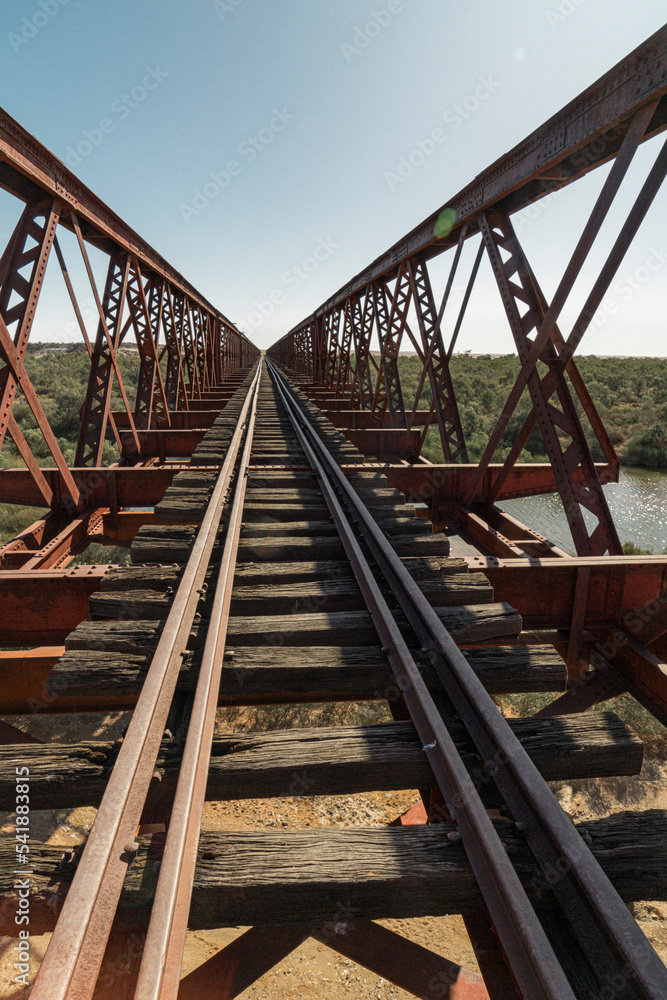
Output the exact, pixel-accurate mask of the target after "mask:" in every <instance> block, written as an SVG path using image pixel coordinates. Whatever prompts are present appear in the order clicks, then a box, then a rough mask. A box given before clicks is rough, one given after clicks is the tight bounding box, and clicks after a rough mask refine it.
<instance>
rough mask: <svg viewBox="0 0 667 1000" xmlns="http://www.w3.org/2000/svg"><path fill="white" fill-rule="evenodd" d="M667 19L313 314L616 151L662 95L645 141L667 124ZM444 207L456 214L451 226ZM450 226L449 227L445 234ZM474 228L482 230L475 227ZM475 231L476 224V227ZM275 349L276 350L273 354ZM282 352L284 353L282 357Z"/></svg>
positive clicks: (451, 217)
mask: <svg viewBox="0 0 667 1000" xmlns="http://www.w3.org/2000/svg"><path fill="white" fill-rule="evenodd" d="M666 50H667V27H663V28H660V29H659V30H658V31H656V32H655V34H653V35H651V37H650V38H648V39H647V40H646V41H645V42H643V43H642V44H641V45H639V46H637V48H636V49H634V51H632V52H631V53H629V55H627V56H626V57H625V58H624V59H622V60H621V61H620V62H618V63H617V64H616V65H615V66H614V67H612V69H610V70H609V71H608V72H607V73H605V74H604V75H603V76H602V77H600V79H599V80H597V81H596V82H595V83H594V84H592V86H590V87H588V88H587V89H586V90H584V91H583V92H582V93H581V94H580V95H579V96H578V97H576V98H575V99H574V100H573V101H570V103H569V104H567V105H566V106H565V107H564V108H562V109H561V110H560V111H558V112H557V113H556V114H555V115H553V116H552V117H551V118H550V119H549V120H548V121H546V122H545V123H544V124H543V125H541V126H540V127H539V128H537V129H536V130H535V131H534V132H531V134H530V135H529V136H528V137H527V138H526V139H524V140H523V141H522V142H520V143H518V144H517V145H516V146H514V148H513V149H511V150H510V151H509V152H508V153H506V154H505V155H504V156H501V157H500V158H499V159H498V160H496V161H495V162H494V163H492V164H491V165H490V166H489V167H488V168H487V169H486V170H484V171H482V172H481V173H480V174H478V176H477V177H476V178H475V179H474V181H472V182H471V183H470V184H468V185H467V186H466V187H464V188H463V189H462V190H461V191H459V192H458V194H455V195H454V196H453V197H452V198H451V199H450V200H449V201H447V202H445V204H444V205H442V206H441V207H440V208H438V209H437V210H436V211H435V212H433V213H432V214H431V215H429V216H428V218H426V219H424V221H423V222H422V223H420V224H419V225H418V226H417V227H416V228H415V229H413V230H412V231H411V232H409V233H407V234H406V235H405V236H403V237H402V238H401V239H400V240H399V241H398V242H397V243H395V244H394V245H393V246H392V247H390V249H389V250H387V251H386V252H385V253H383V254H382V255H381V256H380V257H378V258H377V259H376V260H374V261H373V263H372V264H370V265H369V267H367V268H365V269H364V270H363V271H361V272H360V273H359V274H358V275H356V277H354V278H352V280H351V281H349V282H348V283H347V284H346V285H344V286H343V287H342V288H340V289H339V290H338V291H337V292H336V293H335V294H334V295H332V296H331V297H330V298H329V299H327V301H326V302H324V303H323V304H322V305H321V306H320V307H319V308H318V309H317V310H316V311H315V312H314V313H313V314H312V317H309V319H308V320H305V321H304V323H302V324H299V326H298V327H296V328H295V329H300V328H301V327H302V326H304V325H305V324H306V323H308V322H309V321H310V319H311V318H315V317H319V316H323V315H325V314H326V313H327V312H328V311H329V310H330V309H332V308H333V307H334V306H337V305H342V304H343V303H344V302H345V300H346V299H347V298H348V297H349V296H350V295H353V294H355V293H357V292H359V291H361V290H362V289H364V288H366V287H367V285H369V284H370V283H371V282H372V281H376V280H377V279H379V278H383V279H390V278H393V277H395V276H396V274H397V272H398V269H399V268H400V266H401V264H402V263H403V262H404V261H407V260H409V259H410V258H412V257H416V256H418V257H420V258H422V259H423V258H429V257H432V256H435V255H437V254H439V253H441V252H442V250H443V249H447V248H448V247H452V246H455V245H456V243H457V241H458V238H459V234H460V231H461V229H462V227H463V226H464V225H466V223H468V224H470V223H472V224H473V225H474V223H475V220H476V218H477V215H478V214H479V212H481V211H489V210H490V209H492V208H502V209H504V210H505V211H507V212H509V213H514V212H518V211H519V210H520V209H522V208H525V207H526V206H527V205H530V204H532V202H534V201H537V200H538V199H540V198H542V197H544V195H546V194H549V193H550V192H552V191H555V190H558V189H560V188H562V187H564V186H566V185H568V184H571V183H572V182H573V181H576V180H577V179H578V178H580V177H583V176H584V175H585V174H587V173H589V172H590V171H591V170H594V169H595V168H596V167H599V166H601V165H602V164H604V163H607V162H608V161H609V160H611V159H613V157H615V156H616V154H617V152H618V150H619V149H620V147H621V144H622V142H623V139H624V138H625V134H626V132H627V130H628V127H629V125H630V121H631V119H632V118H633V117H634V116H635V114H636V113H637V111H639V110H640V109H641V108H642V107H644V106H645V105H647V104H651V103H653V102H656V101H657V102H659V103H658V106H657V108H656V111H655V113H654V115H653V118H652V120H651V121H650V123H649V125H648V126H647V128H646V131H645V133H644V136H643V139H642V141H644V142H645V141H646V140H647V139H649V138H651V137H652V136H654V135H658V134H659V133H660V132H662V131H664V129H665V128H667V100H666V95H667V80H666V79H665V77H664V75H663V69H664V59H665V52H666ZM443 213H447V216H446V219H447V220H453V224H452V225H451V226H450V225H449V221H448V222H447V225H446V226H444V227H443V222H444V221H445V219H444V218H443ZM443 228H444V229H446V230H447V231H446V232H445V233H444V234H443V235H440V234H441V233H442V231H443ZM473 231H474V230H473ZM471 235H472V232H471ZM272 356H274V355H272ZM277 360H279V361H280V360H281V359H280V358H277Z"/></svg>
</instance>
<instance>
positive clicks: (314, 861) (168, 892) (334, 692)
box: [0, 360, 667, 1000]
mask: <svg viewBox="0 0 667 1000" xmlns="http://www.w3.org/2000/svg"><path fill="white" fill-rule="evenodd" d="M238 382H239V384H238V388H237V390H236V392H235V394H234V395H233V396H232V398H231V399H230V400H229V402H228V403H227V405H226V406H225V408H224V409H223V410H222V411H221V414H220V416H219V417H218V418H217V419H216V421H215V423H214V425H213V427H212V428H211V430H210V431H209V432H208V433H207V434H206V435H205V437H204V438H203V440H202V442H201V444H200V445H199V446H198V448H197V450H196V451H195V453H194V455H193V457H192V460H191V466H192V468H191V469H185V470H183V471H182V472H179V473H178V474H177V475H176V476H175V477H174V481H173V485H172V486H171V487H170V488H169V489H168V490H167V493H166V495H165V497H164V499H163V501H162V502H161V503H160V504H159V505H158V506H157V507H156V508H155V519H154V523H152V524H149V525H145V526H144V527H143V528H141V529H140V531H139V533H138V535H137V536H136V538H135V540H134V542H133V544H132V549H131V556H132V565H131V566H127V567H117V568H114V569H111V570H110V571H109V572H108V573H107V575H106V576H105V578H104V580H103V583H102V587H101V590H100V591H99V592H98V593H96V594H94V595H93V596H92V597H91V600H90V611H91V621H87V622H83V623H82V624H81V625H80V626H79V627H78V628H77V629H75V631H74V632H72V633H71V634H70V636H69V638H68V640H67V642H66V652H65V655H64V656H63V657H61V659H60V660H59V662H58V663H57V665H56V666H55V668H54V670H53V671H52V674H51V676H50V678H49V684H50V688H51V690H52V691H53V692H58V693H60V694H62V693H63V691H67V693H68V694H71V695H77V696H93V695H94V696H95V697H101V698H105V697H106V698H108V699H109V702H110V703H112V704H127V705H130V704H133V705H134V711H133V715H132V720H131V723H130V725H129V727H128V730H127V732H126V733H125V735H124V737H123V740H122V741H121V742H120V743H118V744H117V743H110V742H99V741H98V742H95V743H93V742H87V743H82V744H77V745H57V744H46V745H38V744H34V745H26V746H25V747H22V755H23V756H24V757H25V758H26V760H27V762H28V763H29V766H30V773H31V785H32V789H31V791H32V797H33V801H34V802H39V804H40V807H41V808H63V807H74V806H77V805H94V806H96V807H97V808H98V813H97V818H96V821H95V824H94V826H93V829H92V831H91V834H90V836H89V838H88V841H87V844H86V847H85V849H84V850H83V852H82V853H79V852H72V854H71V855H69V856H67V857H66V858H64V859H62V858H61V857H60V852H59V851H56V849H55V848H51V847H49V846H48V845H42V846H36V847H35V850H34V852H33V853H32V854H31V859H32V860H33V867H34V872H35V875H34V886H33V888H34V898H33V901H32V916H31V923H32V927H33V930H34V932H35V933H38V932H39V930H40V929H41V930H50V929H54V927H55V929H54V934H53V938H52V940H51V944H50V946H49V949H48V951H47V954H46V956H45V958H44V961H43V963H42V967H41V969H40V971H39V974H38V976H37V980H36V982H35V985H34V987H33V991H32V994H31V995H32V997H33V1000H43V998H47V997H48V998H49V1000H56V998H63V1000H64V998H65V997H67V998H76V1000H83V998H88V997H92V996H93V994H94V993H95V983H96V980H97V978H98V971H99V969H100V966H101V964H102V962H103V959H104V954H105V948H107V941H108V940H109V941H110V943H109V947H108V948H107V958H106V959H105V962H106V963H108V961H109V955H110V954H111V952H112V950H113V948H114V947H115V948H116V950H120V951H121V952H122V949H123V947H124V946H125V943H126V941H127V934H128V933H131V934H132V935H134V937H135V938H137V937H138V939H139V940H140V941H141V947H140V948H139V949H138V950H137V951H136V956H135V957H136V961H135V962H134V966H135V968H134V971H133V974H132V975H130V976H129V977H128V978H127V981H126V982H125V985H124V986H123V989H124V990H125V992H124V993H122V992H118V989H119V987H118V984H117V983H115V984H114V986H113V988H112V992H111V993H109V995H114V996H120V995H126V996H128V997H132V996H134V997H136V998H137V1000H148V998H155V1000H157V998H165V1000H166V998H173V997H176V996H177V995H179V996H181V997H186V996H195V995H201V992H200V991H201V989H202V987H203V984H204V983H205V982H206V981H207V978H208V977H210V975H211V974H213V973H212V970H211V969H206V967H203V969H202V971H201V973H200V975H199V976H197V973H194V974H192V975H191V976H190V977H187V978H186V980H184V981H183V983H182V984H181V987H180V992H179V978H180V969H181V960H182V954H183V947H184V941H185V935H186V932H187V930H188V927H189V928H191V929H197V928H210V927H222V926H237V925H240V926H244V927H252V928H254V930H251V931H248V932H247V933H246V935H244V936H243V939H242V943H241V944H239V945H238V946H237V948H236V950H234V948H231V950H230V952H229V953H228V954H227V956H226V961H227V965H226V966H224V965H223V964H222V963H221V964H220V966H219V969H220V970H223V968H224V969H226V970H227V971H226V972H225V974H224V975H223V974H222V972H220V974H221V975H223V979H224V980H225V985H224V990H226V992H221V993H220V994H219V995H220V996H223V995H224V996H225V997H226V996H235V995H237V994H238V993H239V992H241V990H242V989H244V988H245V986H247V985H249V983H250V982H252V981H253V979H254V978H256V977H257V976H258V975H259V974H261V972H262V971H264V969H265V968H269V967H270V966H271V965H272V964H274V963H275V962H276V961H278V960H279V958H281V957H283V955H284V954H287V953H289V951H291V950H292V949H293V948H294V947H296V945H298V944H299V943H300V942H301V941H303V940H304V939H305V938H306V937H308V936H309V935H313V936H315V937H319V939H321V940H325V941H326V942H327V943H329V944H332V946H333V947H336V948H338V950H340V951H343V952H344V953H345V954H349V955H350V956H351V957H354V958H355V959H356V960H357V961H361V962H364V963H365V964H368V965H370V967H373V962H374V960H375V959H374V958H373V952H374V951H375V954H376V955H379V954H380V953H382V952H383V951H384V952H385V953H386V952H387V951H391V949H392V948H396V949H399V947H400V948H402V949H403V951H402V952H401V953H402V954H403V955H406V954H407V955H410V956H411V957H412V959H413V960H414V963H415V968H417V967H419V968H423V969H425V970H427V971H426V972H424V973H423V978H424V977H425V978H424V982H423V985H422V986H421V987H420V989H421V992H419V994H418V995H420V996H431V995H435V994H434V993H433V989H434V987H433V986H432V983H433V981H436V982H439V983H440V984H441V986H442V984H443V983H444V984H445V985H444V986H442V991H441V992H440V993H439V994H437V995H439V996H451V997H455V996H466V997H480V998H481V997H486V996H489V995H491V996H493V997H496V996H498V997H500V996H502V997H503V998H512V997H523V998H542V997H544V998H547V997H548V998H554V1000H555V998H558V1000H566V998H574V997H577V998H583V997H593V996H612V995H613V996H619V997H638V998H649V997H651V998H657V997H666V996H667V972H666V970H665V968H664V966H663V965H662V963H661V962H660V960H659V959H658V957H657V955H656V953H655V952H654V951H653V949H652V948H651V947H650V945H649V944H648V942H647V941H646V939H645V938H644V936H643V935H642V933H641V931H640V930H639V928H638V926H637V924H636V922H635V921H634V919H633V917H632V916H631V915H630V913H629V911H628V909H627V907H626V905H625V902H627V901H631V900H632V899H647V898H650V899H660V898H667V896H666V895H665V893H666V892H667V865H665V853H666V852H667V846H666V845H667V838H665V832H667V817H665V815H664V814H662V813H659V812H656V811H654V812H652V813H650V814H643V815H641V814H637V815H632V814H626V815H622V816H619V817H612V818H610V819H608V820H602V821H598V822H596V823H586V824H581V825H580V826H579V827H575V826H574V825H573V824H572V823H571V822H570V820H569V819H568V818H567V817H566V816H565V814H564V813H563V812H562V810H561V809H560V807H559V805H558V804H557V802H556V800H555V798H554V797H553V795H552V794H551V792H550V790H549V788H548V786H547V785H546V783H545V782H546V781H547V780H561V779H572V778H575V777H600V776H609V775H627V774H636V773H638V772H639V770H640V768H641V763H642V751H643V748H642V745H641V743H640V741H639V740H638V739H637V738H636V737H635V736H634V735H633V734H632V733H631V732H630V731H629V730H627V729H626V728H625V726H624V725H623V724H622V723H621V722H620V721H619V720H618V719H617V718H616V716H614V715H613V714H612V713H608V712H607V713H592V714H586V715H582V716H576V715H570V716H567V717H563V718H557V717H556V718H550V719H517V720H512V721H511V722H508V721H506V720H504V719H503V718H502V716H501V715H500V713H499V712H498V711H497V709H496V708H495V705H494V703H493V700H492V697H491V695H493V694H497V693H507V692H512V691H515V692H518V691H557V690H562V689H563V687H564V684H565V670H564V665H563V663H562V660H561V659H560V657H559V656H558V655H557V654H556V653H555V651H554V650H553V648H552V647H551V646H544V645H542V644H540V643H539V642H537V641H535V637H534V636H531V635H529V634H526V633H525V632H524V631H523V630H522V621H521V617H520V615H519V614H518V613H517V612H516V610H515V609H513V608H511V607H509V606H508V605H506V604H502V603H498V602H496V601H494V597H493V591H492V588H491V587H490V585H489V583H488V581H487V580H486V578H485V577H484V576H483V575H482V574H480V573H473V572H468V570H467V566H466V565H465V563H464V562H463V560H460V559H455V558H451V557H450V555H449V544H448V541H447V538H446V537H445V536H444V535H442V534H434V533H433V532H432V526H431V524H430V522H429V521H428V520H427V519H425V518H422V517H416V516H415V510H414V507H412V506H411V505H409V504H406V503H405V498H404V497H403V495H402V494H400V493H399V492H398V491H397V490H393V489H390V488H388V486H387V483H386V480H385V479H384V477H383V476H382V475H381V474H380V473H378V472H374V471H372V470H369V469H368V468H367V467H363V457H362V456H361V454H360V453H359V452H357V451H356V449H355V448H354V447H353V446H352V445H351V444H350V443H349V442H348V441H347V439H346V438H345V437H344V436H343V435H342V434H341V433H340V432H338V431H336V430H335V429H334V428H333V426H332V425H331V424H330V423H329V422H328V421H327V420H326V418H325V417H324V416H323V415H322V414H321V413H320V412H319V411H318V410H316V408H315V407H314V406H312V404H310V403H309V402H308V400H307V399H306V397H305V396H304V395H303V394H302V393H300V392H299V390H298V387H296V386H295V385H294V384H292V383H290V381H289V380H288V379H287V378H286V377H285V376H284V374H283V373H282V372H281V371H280V370H279V369H278V368H276V367H275V366H274V365H272V364H271V363H270V362H265V361H264V360H262V361H260V362H259V364H258V365H256V366H253V368H252V369H251V370H249V371H247V372H244V374H243V376H242V378H240V379H239V380H238ZM339 463H344V464H345V465H346V466H350V465H355V464H358V465H359V466H360V468H359V471H358V473H349V474H348V475H347V476H346V475H343V473H342V472H341V470H340V468H339ZM378 698H380V699H385V700H386V701H387V703H388V704H389V706H390V708H391V710H392V714H393V717H394V721H393V722H388V723H383V724H379V725H372V726H339V727H329V728H316V729H297V730H281V731H269V732H260V733H250V734H248V733H223V734H221V733H219V732H218V731H216V729H215V713H216V708H217V706H218V705H259V704H277V703H292V702H299V701H303V702H315V703H321V702H327V701H346V700H347V701H354V700H367V699H378ZM15 754H16V751H15V748H12V747H6V748H2V749H0V795H3V796H4V799H5V807H6V808H10V806H9V802H10V795H13V791H14V786H15V780H14V763H13V761H14V757H15ZM414 788H417V789H419V790H420V793H421V797H422V801H423V803H424V810H425V815H426V816H427V817H428V819H429V820H430V822H429V823H428V824H422V825H402V824H400V823H399V824H398V825H395V826H391V827H387V828H385V829H378V828H372V829H363V828H354V829H308V830H292V829H288V830H284V831H282V830H281V831H273V830H271V831H250V832H234V833H222V834H220V833H217V834H211V833H206V832H204V833H201V834H200V826H201V816H202V810H203V807H204V803H205V801H206V800H207V799H209V800H211V799H217V800H232V799H243V798H255V797H272V796H283V795H294V794H318V795H323V794H351V793H357V792H368V791H378V790H389V789H391V790H396V789H414ZM629 845H630V846H629ZM3 870H4V871H6V870H7V866H5V868H4V869H3ZM2 891H3V903H5V904H8V903H9V902H10V901H11V899H12V898H13V897H12V892H13V890H12V885H11V882H9V883H7V884H5V885H4V886H3V890H2ZM341 900H342V901H343V904H344V905H343V909H342V912H341V902H340V901H341ZM5 912H9V907H8V906H4V908H3V913H5ZM451 912H453V913H463V914H465V917H466V921H467V926H468V930H469V932H470V934H471V937H473V938H474V939H475V940H476V942H477V943H478V945H479V947H478V957H479V960H480V965H481V968H482V972H483V973H484V975H485V978H486V986H485V985H484V983H483V982H482V981H481V979H479V977H475V976H472V975H468V974H466V973H464V972H463V971H462V970H459V971H458V972H457V973H456V976H455V977H454V979H456V982H457V983H458V985H459V987H460V988H461V990H463V989H464V988H465V989H467V990H468V992H467V993H463V992H460V993H458V994H457V993H455V992H453V991H452V992H450V991H449V986H448V985H447V983H446V977H447V976H448V975H450V976H452V975H453V973H452V967H451V963H446V962H444V960H442V959H439V958H438V957H437V956H435V955H432V954H431V953H429V952H426V951H425V949H420V950H419V949H417V946H414V945H413V946H411V945H410V943H409V942H406V941H405V940H404V939H397V937H396V936H395V935H392V933H391V932H390V931H387V930H385V929H384V928H382V927H381V926H380V925H377V924H374V923H371V921H373V920H375V919H377V918H382V917H410V916H424V915H439V914H444V913H451ZM56 918H57V922H56ZM491 925H492V926H493V928H494V930H493V931H492V930H491V929H490V928H491ZM355 942H356V943H355ZM399 942H402V944H401V945H400V946H399ZM369 943H371V944H373V943H374V947H371V948H370V951H369ZM230 947H231V946H230ZM406 949H407V951H406ZM410 949H412V950H410ZM503 956H504V958H503ZM499 957H500V959H501V960H500V961H499ZM224 961H225V959H223V960H222V962H223V963H224ZM420 963H421V964H420ZM508 967H509V968H511V973H510V972H509V971H508ZM105 968H106V965H105V966H104V967H103V969H102V972H103V975H102V976H100V983H99V984H98V992H97V993H95V996H96V997H98V996H101V995H105V994H104V985H103V983H102V980H103V978H104V971H105ZM230 969H231V970H232V972H229V970H230ZM415 975H417V978H418V975H419V973H415V971H414V969H413V970H406V969H403V971H401V969H400V968H397V969H395V970H394V975H393V978H394V981H396V982H397V983H398V984H399V985H406V986H408V985H409V986H410V988H414V982H415V978H414V977H415ZM225 976H226V977H227V978H225ZM402 976H403V979H401V977H402ZM438 976H440V977H441V978H440V979H438ZM443 976H444V977H445V978H442V977H443ZM434 977H435V979H434ZM454 979H451V983H454ZM429 983H431V985H430V986H429ZM221 989H222V987H221ZM113 990H115V991H116V992H115V993H114V992H113ZM429 990H430V992H429ZM445 990H446V991H445ZM605 990H606V991H607V992H605ZM609 990H612V992H611V993H610V992H609ZM614 990H615V991H616V992H613V991H614ZM100 991H101V992H100Z"/></svg>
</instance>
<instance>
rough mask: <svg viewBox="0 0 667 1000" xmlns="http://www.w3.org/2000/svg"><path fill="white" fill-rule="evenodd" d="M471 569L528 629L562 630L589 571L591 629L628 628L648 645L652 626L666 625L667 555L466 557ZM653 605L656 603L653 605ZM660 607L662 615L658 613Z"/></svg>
mask: <svg viewBox="0 0 667 1000" xmlns="http://www.w3.org/2000/svg"><path fill="white" fill-rule="evenodd" d="M467 562H468V566H469V567H470V569H471V570H481V571H482V572H483V573H484V574H485V576H486V577H487V578H488V580H489V582H490V583H491V585H492V586H493V591H494V597H495V600H497V601H507V602H508V603H509V604H511V605H512V607H514V608H516V609H517V611H518V612H519V613H520V614H521V616H522V618H523V620H524V624H525V625H526V627H528V628H531V627H532V626H533V625H536V624H539V625H540V626H541V627H550V628H560V627H561V626H562V624H563V623H565V622H568V621H569V620H570V618H571V616H572V611H573V608H574V603H575V602H574V598H575V593H576V585H577V574H578V573H579V571H580V570H582V569H587V570H588V571H589V572H590V580H589V582H588V586H587V596H586V606H585V619H584V624H585V626H586V628H594V627H599V626H610V627H613V626H614V625H618V626H621V625H623V626H624V627H625V628H626V629H627V630H628V631H629V632H630V633H631V634H632V635H633V636H635V637H636V638H638V639H640V640H642V641H644V642H646V641H649V642H650V641H651V639H650V638H648V639H646V638H645V635H646V634H647V633H645V632H643V631H642V630H643V629H645V628H647V627H648V628H650V627H651V623H652V621H658V620H661V613H662V610H663V607H664V605H663V602H662V600H661V595H663V594H667V556H598V557H580V556H576V557H573V558H571V559H526V558H525V557H523V558H522V557H519V558H505V559H497V558H494V557H485V556H470V557H468V558H467ZM654 602H656V603H655V604H654ZM654 608H657V609H658V610H654Z"/></svg>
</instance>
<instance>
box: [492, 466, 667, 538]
mask: <svg viewBox="0 0 667 1000" xmlns="http://www.w3.org/2000/svg"><path fill="white" fill-rule="evenodd" d="M604 492H605V496H606V497H607V503H608V504H609V509H610V510H611V513H612V517H613V518H614V521H615V522H616V528H617V530H618V534H619V538H620V539H621V542H634V543H635V544H636V545H639V546H640V548H642V549H652V550H653V552H654V553H655V554H656V555H661V554H662V553H663V551H664V550H665V549H667V473H666V472H658V471H656V470H653V469H631V468H627V467H625V466H624V467H623V468H622V469H621V475H620V480H619V482H618V483H609V484H608V485H607V486H605V487H604ZM498 506H499V507H501V508H502V509H503V510H506V511H507V513H508V514H512V516H513V517H516V518H518V519H519V521H523V523H524V524H527V525H528V527H529V528H533V530H535V531H539V533H540V534H541V535H545V536H546V537H547V538H549V539H550V540H551V541H552V542H555V544H556V545H558V546H559V548H562V549H564V550H565V551H566V552H568V553H569V554H570V555H576V552H575V550H574V546H573V544H572V536H571V535H570V530H569V528H568V524H567V520H566V518H565V513H564V511H563V506H562V504H561V502H560V497H559V496H558V494H555V495H554V494H551V495H548V496H540V497H524V498H523V499H521V500H503V501H502V502H501V503H499V504H498ZM587 521H588V517H587ZM589 523H591V524H592V525H594V524H595V519H594V518H591V519H590V522H589Z"/></svg>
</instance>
